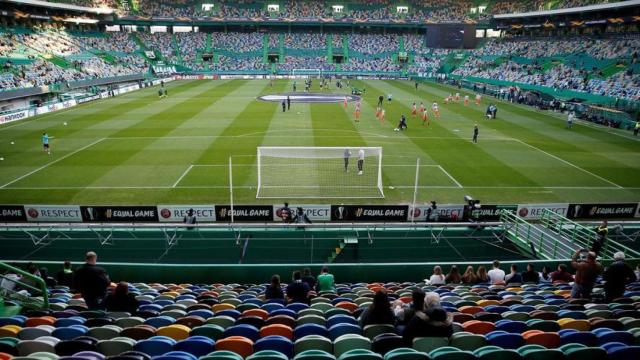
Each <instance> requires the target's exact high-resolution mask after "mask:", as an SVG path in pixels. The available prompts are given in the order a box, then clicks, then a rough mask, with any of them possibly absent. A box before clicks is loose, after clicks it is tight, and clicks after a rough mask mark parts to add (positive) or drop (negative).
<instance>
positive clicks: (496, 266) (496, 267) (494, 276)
mask: <svg viewBox="0 0 640 360" xmlns="http://www.w3.org/2000/svg"><path fill="white" fill-rule="evenodd" d="M487 275H488V276H489V279H490V280H491V284H492V285H496V284H502V283H504V280H505V273H504V271H503V270H502V269H500V261H498V260H494V261H493V269H491V270H489V272H488V273H487Z"/></svg>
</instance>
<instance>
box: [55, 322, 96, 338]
mask: <svg viewBox="0 0 640 360" xmlns="http://www.w3.org/2000/svg"><path fill="white" fill-rule="evenodd" d="M87 331H89V329H88V328H87V327H85V326H82V325H71V326H68V327H63V328H57V329H55V330H53V332H52V333H51V336H53V337H56V338H58V339H60V340H72V339H75V338H77V337H78V336H82V335H84V334H86V333H87Z"/></svg>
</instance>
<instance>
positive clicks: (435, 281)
mask: <svg viewBox="0 0 640 360" xmlns="http://www.w3.org/2000/svg"><path fill="white" fill-rule="evenodd" d="M444 280H445V276H444V275H443V274H442V268H441V267H440V266H435V267H434V268H433V275H431V277H430V278H429V284H431V285H444V283H445V281H444Z"/></svg>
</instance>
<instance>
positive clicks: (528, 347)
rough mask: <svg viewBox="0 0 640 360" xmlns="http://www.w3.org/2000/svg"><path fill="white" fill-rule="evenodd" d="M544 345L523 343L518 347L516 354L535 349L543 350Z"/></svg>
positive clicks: (523, 353)
mask: <svg viewBox="0 0 640 360" xmlns="http://www.w3.org/2000/svg"><path fill="white" fill-rule="evenodd" d="M545 349H546V347H544V346H542V345H538V344H529V345H524V346H521V347H519V348H518V354H520V355H522V356H524V355H525V354H526V353H528V352H530V351H535V350H545Z"/></svg>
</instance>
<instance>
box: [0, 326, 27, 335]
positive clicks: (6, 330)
mask: <svg viewBox="0 0 640 360" xmlns="http://www.w3.org/2000/svg"><path fill="white" fill-rule="evenodd" d="M20 330H22V328H21V327H20V326H18V325H5V326H3V327H0V337H18V333H19V332H20Z"/></svg>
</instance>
